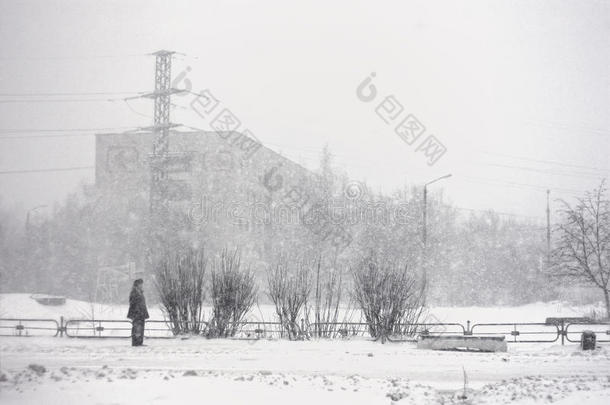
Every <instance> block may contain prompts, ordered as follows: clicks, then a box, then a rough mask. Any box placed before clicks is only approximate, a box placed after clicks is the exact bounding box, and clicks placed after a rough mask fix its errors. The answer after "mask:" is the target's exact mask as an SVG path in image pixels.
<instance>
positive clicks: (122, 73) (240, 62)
mask: <svg viewBox="0 0 610 405" xmlns="http://www.w3.org/2000/svg"><path fill="white" fill-rule="evenodd" d="M0 49H2V54H1V56H0V94H2V95H1V96H0V172H6V171H13V170H28V169H44V168H69V167H82V166H92V165H93V164H94V142H93V137H91V136H82V134H83V133H91V131H83V132H82V133H81V132H68V133H69V134H72V135H76V136H70V137H63V136H62V137H58V136H56V135H65V134H66V132H36V131H33V132H31V133H30V132H28V133H25V132H8V131H7V130H12V129H63V128H116V127H137V126H146V125H150V124H151V121H152V118H150V115H151V114H152V103H151V101H146V100H142V101H140V100H136V101H132V102H130V106H128V105H126V103H125V102H123V101H121V100H116V101H114V102H107V101H91V102H80V103H76V102H27V103H24V102H15V100H23V99H28V100H31V99H44V100H48V99H49V98H50V97H43V96H36V97H34V96H24V94H29V93H35V94H39V93H81V92H86V93H88V92H109V93H113V92H139V91H147V90H150V89H151V88H152V87H153V85H154V81H153V73H154V59H153V57H150V56H145V54H146V53H150V52H153V51H155V50H158V49H170V50H175V51H177V52H180V53H183V54H184V55H178V56H177V57H176V59H175V60H174V76H175V75H177V74H178V73H179V72H180V71H181V70H183V69H185V68H186V67H187V66H188V67H190V69H191V70H190V72H189V74H188V79H189V80H190V81H191V83H192V86H193V90H194V91H198V90H201V89H204V88H209V89H210V90H211V91H212V93H214V95H215V96H217V97H218V98H219V99H220V100H221V101H222V103H223V105H224V106H226V107H228V108H230V109H231V110H232V111H233V112H234V113H235V114H236V115H237V116H238V117H239V118H240V119H241V121H242V122H243V124H244V126H245V127H247V128H249V129H250V130H252V131H253V132H254V133H255V134H256V136H257V137H258V138H259V139H260V140H261V141H263V143H265V144H266V145H267V146H269V147H270V148H272V149H275V150H278V151H281V152H282V153H284V154H285V155H287V156H288V157H291V158H293V159H295V160H297V161H299V162H302V163H304V164H305V165H307V166H310V167H311V166H314V165H315V164H316V163H317V160H318V156H319V153H320V152H319V151H320V149H321V148H322V147H323V146H324V145H325V144H328V145H329V146H330V148H331V150H332V151H333V152H334V153H335V154H336V163H337V164H338V165H339V166H342V167H343V168H344V169H345V170H346V171H347V172H348V173H349V175H350V177H352V178H353V179H364V180H366V181H367V182H368V183H369V184H371V185H373V186H374V187H375V188H376V189H379V190H383V191H391V190H392V189H393V188H395V187H399V186H401V185H403V184H405V183H409V184H423V183H424V182H426V181H428V180H430V179H433V178H435V177H438V176H441V175H444V174H446V173H452V174H453V177H452V178H450V179H448V180H444V181H443V183H438V184H435V185H434V186H433V187H435V188H436V187H439V188H440V187H444V189H445V196H446V198H449V199H450V200H452V201H453V202H454V203H455V204H457V205H458V206H461V207H466V208H474V209H487V208H494V209H496V210H498V211H502V212H510V213H514V214H519V215H527V216H536V217H543V216H544V209H545V192H544V190H545V189H546V188H547V187H550V188H551V189H553V194H552V195H553V196H554V197H555V198H559V197H563V198H570V197H571V196H573V194H574V193H575V192H576V193H577V192H579V191H582V190H585V189H589V188H591V187H593V186H595V185H596V184H598V182H599V180H600V179H601V178H602V177H608V173H609V172H610V163H609V160H608V151H609V150H610V69H609V67H610V3H609V2H607V1H586V2H585V1H537V2H533V1H504V2H500V1H461V2H455V1H421V2H419V1H396V2H383V1H376V2H373V1H368V2H365V1H354V0H351V1H333V2H330V1H313V0H310V1H307V2H300V3H298V4H297V3H296V2H287V1H222V2H221V1H201V0H200V1H193V2H186V1H172V2H160V1H132V2H129V3H127V2H124V1H112V2H100V1H95V2H94V1H49V0H40V1H7V0H0ZM371 72H375V73H376V78H375V81H374V83H375V86H376V87H377V89H378V91H379V96H378V98H379V99H378V100H379V101H380V100H381V97H385V96H387V95H394V96H395V97H396V99H397V100H398V101H399V102H400V103H401V104H402V105H403V106H404V107H405V114H406V113H411V114H414V115H416V116H417V117H418V118H419V119H420V121H421V122H422V123H423V124H424V125H425V126H426V127H427V131H428V133H429V134H434V135H435V136H436V137H437V138H438V139H439V140H440V141H441V142H443V143H444V144H445V146H446V147H447V153H446V154H445V156H443V157H442V158H441V159H440V160H439V161H438V163H436V165H434V166H432V167H430V166H428V165H427V164H426V162H425V159H424V156H423V155H422V154H421V153H416V152H415V147H414V146H409V145H407V144H405V143H404V142H403V141H402V140H401V139H400V138H399V137H398V136H397V135H395V134H394V132H393V128H392V127H391V126H388V125H386V124H385V123H384V122H383V121H382V120H381V119H380V118H379V117H378V116H377V115H376V114H375V105H374V104H375V103H370V104H366V103H363V102H362V101H360V100H359V99H358V98H357V97H356V87H357V86H358V85H359V83H360V82H361V81H362V80H363V79H364V78H365V77H366V76H367V75H369V74H370V73H371ZM121 97H124V96H123V95H95V96H93V95H92V96H80V97H75V98H79V99H85V98H87V99H99V98H121ZM54 98H55V99H66V98H69V97H67V96H66V97H62V96H57V97H54ZM191 98H192V97H188V96H181V97H174V103H175V104H176V105H179V106H188V104H189V102H190V100H191ZM130 107H131V108H130ZM172 114H173V116H172V121H174V122H181V123H186V124H188V125H191V126H196V127H206V123H205V122H202V121H201V119H200V118H199V117H198V116H197V115H196V114H194V113H193V112H192V111H189V110H188V109H182V108H179V107H177V108H176V109H175V110H174V111H173V112H172ZM29 136H35V137H33V138H30V139H28V138H26V137H29ZM41 136H44V137H41ZM45 137H46V138H45ZM92 180H93V171H92V170H78V171H65V172H45V173H27V174H24V173H21V174H14V173H13V174H0V190H1V199H2V203H3V204H5V205H6V204H8V205H15V204H17V203H20V202H21V203H23V209H28V208H29V207H33V206H35V205H38V204H49V203H51V202H52V201H55V200H58V199H61V198H63V196H65V194H66V193H68V192H69V191H71V190H74V189H75V188H76V187H77V185H78V184H79V182H81V181H92Z"/></svg>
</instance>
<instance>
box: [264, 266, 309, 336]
mask: <svg viewBox="0 0 610 405" xmlns="http://www.w3.org/2000/svg"><path fill="white" fill-rule="evenodd" d="M311 267H312V266H311V263H310V262H308V261H306V260H301V259H291V258H289V257H288V256H285V255H282V256H280V258H279V259H278V260H277V262H276V263H275V265H272V266H270V267H269V268H268V269H267V283H268V288H269V292H268V295H269V298H270V299H271V301H273V304H274V305H275V312H276V314H277V316H278V318H279V321H280V323H281V324H282V330H283V331H285V332H286V333H287V335H288V338H289V339H290V340H295V339H301V338H303V337H304V331H303V330H302V328H301V327H300V325H299V323H298V322H297V320H298V317H299V314H303V312H302V311H303V310H304V308H305V306H306V304H307V300H308V299H309V294H310V293H311V280H310V276H311Z"/></svg>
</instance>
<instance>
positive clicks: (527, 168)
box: [480, 163, 603, 179]
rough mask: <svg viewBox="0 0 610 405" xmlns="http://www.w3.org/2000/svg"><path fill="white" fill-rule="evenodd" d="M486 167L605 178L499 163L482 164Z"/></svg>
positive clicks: (596, 176) (554, 174) (598, 177)
mask: <svg viewBox="0 0 610 405" xmlns="http://www.w3.org/2000/svg"><path fill="white" fill-rule="evenodd" d="M480 164H482V165H484V166H492V167H500V168H507V169H517V170H523V171H528V172H534V173H542V174H547V175H551V176H567V177H577V178H587V179H600V178H601V177H600V176H603V175H602V174H601V173H600V174H596V173H559V172H553V171H550V170H543V169H536V168H533V167H527V166H516V165H503V164H497V163H480Z"/></svg>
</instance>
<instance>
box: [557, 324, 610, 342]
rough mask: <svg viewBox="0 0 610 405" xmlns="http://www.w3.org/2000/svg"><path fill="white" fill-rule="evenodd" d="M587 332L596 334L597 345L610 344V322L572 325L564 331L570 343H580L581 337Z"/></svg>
mask: <svg viewBox="0 0 610 405" xmlns="http://www.w3.org/2000/svg"><path fill="white" fill-rule="evenodd" d="M586 330H590V331H592V332H595V335H596V339H595V340H596V342H597V343H610V322H602V323H570V324H568V325H567V326H566V327H565V329H564V336H565V338H566V340H567V341H568V342H571V343H580V336H581V334H582V333H583V332H584V331H586Z"/></svg>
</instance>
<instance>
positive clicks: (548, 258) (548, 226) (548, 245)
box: [546, 190, 551, 266]
mask: <svg viewBox="0 0 610 405" xmlns="http://www.w3.org/2000/svg"><path fill="white" fill-rule="evenodd" d="M550 194H551V190H546V264H547V266H549V265H550V264H551V207H550V203H549V196H550Z"/></svg>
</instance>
